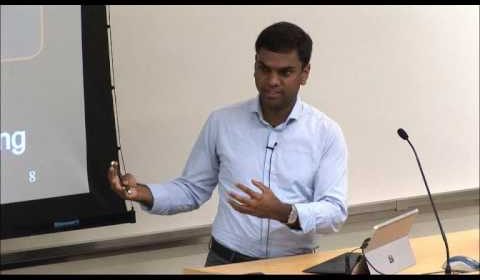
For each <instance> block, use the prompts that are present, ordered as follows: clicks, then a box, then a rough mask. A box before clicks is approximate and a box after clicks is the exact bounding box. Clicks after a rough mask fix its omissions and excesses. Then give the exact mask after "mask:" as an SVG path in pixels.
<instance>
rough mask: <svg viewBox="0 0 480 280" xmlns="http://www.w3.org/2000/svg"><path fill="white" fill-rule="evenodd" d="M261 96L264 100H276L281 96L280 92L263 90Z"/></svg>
mask: <svg viewBox="0 0 480 280" xmlns="http://www.w3.org/2000/svg"><path fill="white" fill-rule="evenodd" d="M263 95H264V97H265V98H278V97H280V96H281V95H282V92H281V91H279V90H264V91H263Z"/></svg>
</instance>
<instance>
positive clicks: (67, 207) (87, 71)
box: [0, 6, 135, 239]
mask: <svg viewBox="0 0 480 280" xmlns="http://www.w3.org/2000/svg"><path fill="white" fill-rule="evenodd" d="M81 21H82V23H81V30H82V32H81V33H82V35H81V36H82V57H83V84H84V100H85V102H84V104H85V128H86V138H87V139H86V143H87V172H88V184H89V193H86V194H79V195H70V196H62V197H54V198H47V199H38V200H31V201H24V202H16V203H8V204H2V205H1V236H0V237H1V239H9V238H15V237H24V236H31V235H37V234H45V233H54V232H62V231H69V230H76V229H84V228H91V227H98V226H107V225H115V224H121V223H135V212H134V210H133V209H131V210H130V211H128V210H127V207H126V205H125V201H124V200H123V199H121V198H120V197H118V196H117V195H116V194H115V193H114V192H113V191H112V190H111V189H110V187H109V183H108V180H107V177H106V174H107V168H108V167H109V164H110V161H112V160H116V161H118V143H117V137H116V130H115V117H114V111H113V98H112V84H111V78H110V57H109V44H108V43H109V41H108V32H107V31H108V28H109V27H108V25H107V17H106V7H105V6H81Z"/></svg>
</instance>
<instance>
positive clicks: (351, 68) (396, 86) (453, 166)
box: [2, 6, 479, 252]
mask: <svg viewBox="0 0 480 280" xmlns="http://www.w3.org/2000/svg"><path fill="white" fill-rule="evenodd" d="M281 20H286V21H292V22H294V23H297V24H298V25H300V26H301V27H303V28H304V29H305V30H306V31H307V32H308V33H309V34H310V35H311V37H312V39H313V41H314V47H313V54H312V61H311V64H312V68H311V74H310V79H309V81H308V83H307V85H306V86H305V87H304V88H303V89H302V90H301V94H300V95H301V97H302V98H303V99H304V100H305V101H307V102H309V103H311V104H312V105H314V106H316V107H317V108H319V109H320V110H322V111H324V112H326V113H327V114H328V115H330V116H331V117H332V118H334V119H335V120H337V121H338V122H339V124H340V125H341V126H342V128H343V130H344V133H345V137H346V140H347V143H348V147H349V152H350V161H349V167H350V170H349V181H350V194H349V201H350V203H351V204H352V205H355V204H362V203H366V202H372V201H382V200H389V199H395V198H404V197H408V196H412V195H419V194H424V191H425V189H424V187H423V184H422V181H421V177H420V174H419V171H418V169H417V166H416V162H415V159H414V158H413V155H412V154H411V151H410V148H409V147H408V145H407V144H406V143H404V142H403V141H401V140H400V139H399V138H398V136H397V135H396V129H397V128H398V127H404V128H405V129H406V130H407V131H408V132H409V134H410V135H411V140H412V141H413V142H414V144H415V145H416V148H417V150H418V151H419V154H420V156H421V159H422V163H423V164H424V170H425V172H426V173H427V179H428V181H429V183H430V186H431V188H432V192H434V193H439V192H445V191H451V190H459V189H465V188H478V185H479V183H478V181H479V177H478V176H479V175H478V168H479V166H478V162H479V158H478V155H479V150H478V146H479V138H478V135H479V123H478V114H479V110H478V108H479V106H478V92H479V86H478V85H479V83H478V75H479V71H478V70H479V63H478V61H479V57H478V53H479V45H478V41H479V37H478V33H479V13H478V7H477V6H288V7H286V6H112V7H111V26H112V40H113V54H114V57H113V59H114V61H113V62H114V70H115V81H116V89H117V95H118V96H117V97H118V109H119V111H118V115H119V123H120V130H121V137H122V138H121V142H122V143H121V144H122V147H123V151H124V155H125V160H126V165H127V170H128V171H129V172H131V173H133V174H135V175H136V176H137V178H138V180H139V181H141V182H162V181H165V180H168V179H170V178H173V177H176V176H178V175H179V174H180V173H181V171H182V169H183V166H184V164H185V161H186V159H187V157H188V154H189V152H190V149H191V147H192V145H193V143H194V141H195V139H196V137H197V135H198V133H199V131H200V128H201V126H202V125H203V122H204V121H205V120H206V118H207V116H208V114H209V113H210V112H211V111H212V110H214V109H216V108H218V107H221V106H224V105H227V104H231V103H234V102H238V101H242V100H245V99H247V98H251V97H253V96H255V95H256V89H255V86H254V80H253V59H254V42H255V39H256V37H257V35H258V34H259V32H260V31H261V30H262V29H263V28H265V27H266V26H268V25H270V24H272V23H273V22H276V21H281ZM216 203H217V196H216V194H215V195H214V196H213V198H212V199H211V200H210V201H209V202H207V203H206V204H205V205H204V206H203V207H202V208H201V209H200V210H197V211H194V212H191V213H184V214H179V215H175V216H170V217H160V216H152V215H147V214H145V213H142V212H141V211H137V223H136V224H133V225H131V224H127V225H116V226H110V227H103V228H97V229H87V230H79V231H74V232H65V233H57V234H46V235H41V236H34V237H25V238H17V239H12V240H7V241H2V252H4V251H18V250H24V249H33V248H43V247H51V246H58V245H66V244H75V243H81V242H86V241H98V240H103V239H112V238H120V237H125V236H133V235H137V234H146V233H153V232H167V231H175V230H178V229H184V228H194V227H196V226H199V225H204V224H209V223H210V222H211V221H212V219H213V217H214V214H215V212H216ZM137 210H139V208H138V207H137Z"/></svg>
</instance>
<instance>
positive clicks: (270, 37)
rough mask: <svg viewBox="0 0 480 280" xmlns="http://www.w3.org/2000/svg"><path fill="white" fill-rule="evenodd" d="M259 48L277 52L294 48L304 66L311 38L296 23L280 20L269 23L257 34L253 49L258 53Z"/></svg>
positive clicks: (308, 58) (310, 51)
mask: <svg viewBox="0 0 480 280" xmlns="http://www.w3.org/2000/svg"><path fill="white" fill-rule="evenodd" d="M260 49H266V50H269V51H272V52H279V53H284V52H290V51H292V50H296V51H297V54H298V58H299V59H300V61H301V62H302V67H305V66H306V65H308V63H309V62H310V57H311V55H312V39H311V38H310V36H309V35H308V34H307V33H306V32H305V31H303V29H301V28H300V27H298V26H297V25H295V24H293V23H290V22H285V21H282V22H277V23H274V24H272V25H270V26H269V27H267V28H265V29H264V30H263V31H262V32H261V33H260V35H258V38H257V41H256V42H255V51H256V52H257V53H258V51H259V50H260Z"/></svg>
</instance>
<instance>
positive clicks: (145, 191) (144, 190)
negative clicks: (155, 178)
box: [137, 183, 153, 209]
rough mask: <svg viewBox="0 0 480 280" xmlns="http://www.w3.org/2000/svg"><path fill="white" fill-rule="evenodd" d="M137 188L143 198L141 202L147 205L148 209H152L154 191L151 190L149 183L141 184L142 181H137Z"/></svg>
mask: <svg viewBox="0 0 480 280" xmlns="http://www.w3.org/2000/svg"><path fill="white" fill-rule="evenodd" d="M137 188H138V191H139V193H140V194H141V195H140V196H141V198H140V200H139V202H140V203H142V204H144V205H145V206H147V207H148V209H152V207H153V195H152V192H151V191H150V188H149V187H148V186H147V185H145V184H141V183H137Z"/></svg>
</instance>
